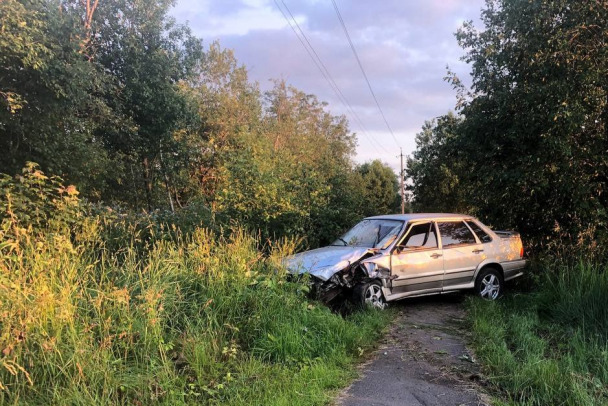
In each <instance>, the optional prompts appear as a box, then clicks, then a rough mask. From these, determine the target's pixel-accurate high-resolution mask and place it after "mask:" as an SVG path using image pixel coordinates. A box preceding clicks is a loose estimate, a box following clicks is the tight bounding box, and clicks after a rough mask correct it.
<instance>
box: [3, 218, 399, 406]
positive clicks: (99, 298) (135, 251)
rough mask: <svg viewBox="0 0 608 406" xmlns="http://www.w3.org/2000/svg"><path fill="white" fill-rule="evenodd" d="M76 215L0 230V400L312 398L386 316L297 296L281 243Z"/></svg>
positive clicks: (313, 401) (341, 382)
mask: <svg viewBox="0 0 608 406" xmlns="http://www.w3.org/2000/svg"><path fill="white" fill-rule="evenodd" d="M83 221H84V223H83V225H82V226H81V227H78V228H77V229H72V230H71V234H67V235H66V234H64V233H60V232H57V233H46V234H36V233H35V232H33V231H32V230H29V231H28V230H26V229H19V230H18V229H17V228H14V229H11V230H8V231H10V232H8V231H6V230H5V233H4V234H2V237H3V239H2V241H3V244H4V245H2V246H0V254H1V255H0V404H7V405H10V404H15V405H17V404H19V405H21V404H32V405H36V404H39V405H47V404H55V405H68V404H69V405H90V404H129V405H148V404H166V405H180V404H197V405H198V404H203V405H205V404H207V405H220V404H221V405H226V404H230V405H321V404H326V403H328V401H329V400H330V399H331V396H332V394H333V393H334V392H335V390H337V389H338V388H342V387H344V386H345V385H347V384H348V383H349V382H350V380H352V379H353V378H354V375H355V372H353V371H354V369H353V368H352V367H353V364H354V363H355V362H356V361H357V360H358V358H359V357H360V356H361V355H362V354H363V353H365V352H367V351H368V350H369V348H370V347H371V346H373V344H374V341H375V339H376V338H377V337H378V336H379V335H380V332H381V331H382V329H383V328H384V327H385V326H386V324H387V323H388V319H389V318H390V313H386V312H385V313H381V312H376V311H373V310H372V309H368V310H365V311H361V312H357V313H355V314H352V315H351V316H349V317H346V318H343V317H341V316H339V315H336V314H333V313H331V312H330V311H329V310H328V309H327V308H326V307H324V306H322V305H319V304H317V303H314V302H313V303H311V302H310V301H309V300H308V299H307V297H306V291H307V287H306V285H305V284H304V283H301V282H290V281H288V280H287V278H286V277H285V273H284V270H282V269H281V267H280V266H278V263H279V260H278V259H279V258H280V257H281V256H282V255H284V254H285V253H286V252H288V251H289V250H290V244H289V242H283V243H282V244H275V245H271V246H269V247H267V249H266V250H265V252H266V254H263V253H262V252H260V251H259V249H258V247H259V246H260V241H257V240H256V239H255V238H253V237H251V236H250V235H249V234H246V233H244V232H242V231H238V230H237V231H234V232H233V233H231V234H230V235H229V236H227V237H218V236H216V235H215V234H212V233H211V232H209V231H206V230H204V229H197V230H196V231H194V232H193V233H192V234H191V235H189V236H183V235H181V234H180V233H179V230H175V229H173V230H172V232H171V233H167V234H166V235H161V236H160V237H162V238H147V239H146V241H142V240H141V238H140V234H139V233H138V232H136V230H131V231H132V232H116V230H117V229H119V228H120V227H118V228H117V227H114V229H113V231H112V233H110V234H111V235H112V237H111V241H110V240H109V239H110V237H108V235H110V234H108V232H107V229H104V226H103V224H102V223H101V222H99V221H95V220H87V219H84V220H83ZM114 226H115V225H114ZM123 231H124V230H123ZM127 231H128V230H127ZM155 232H156V233H158V232H159V231H155ZM160 232H161V233H162V230H160ZM127 236H128V237H127ZM157 237H159V236H158V235H157ZM5 243H8V245H7V244H5ZM268 253H269V254H268Z"/></svg>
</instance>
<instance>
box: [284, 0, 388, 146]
mask: <svg viewBox="0 0 608 406" xmlns="http://www.w3.org/2000/svg"><path fill="white" fill-rule="evenodd" d="M274 2H275V4H276V6H277V8H278V9H279V11H280V12H281V14H282V15H283V17H284V18H285V20H286V21H287V23H288V24H289V27H290V28H291V29H292V30H293V32H294V34H296V37H297V38H298V40H299V41H300V43H301V44H302V46H303V47H304V49H305V50H306V52H307V53H308V56H309V57H310V58H311V59H312V61H313V62H314V64H315V65H316V67H317V69H319V72H321V75H322V76H323V78H324V79H325V80H326V81H327V83H328V84H329V86H330V87H331V89H332V90H333V91H334V93H335V94H336V96H337V97H338V100H340V102H341V103H342V104H343V105H344V108H345V109H346V110H347V112H348V113H349V114H350V115H351V117H352V118H353V119H354V120H355V122H356V123H357V124H358V125H359V127H360V128H361V130H362V133H363V135H364V136H365V137H366V138H367V139H368V140H370V141H371V142H372V145H373V146H374V147H375V148H376V149H377V150H378V147H379V148H382V149H383V150H384V152H385V153H390V151H388V150H387V149H386V147H385V146H384V145H383V144H382V143H380V142H379V141H378V140H376V139H375V138H373V137H372V136H370V135H369V134H368V133H367V129H366V128H365V125H364V124H363V121H362V120H361V118H360V117H359V115H358V114H357V113H356V111H355V110H354V109H353V108H352V106H351V104H350V103H349V101H348V99H347V98H346V96H344V93H343V92H342V90H340V87H339V86H338V84H337V83H336V81H335V80H334V79H333V77H332V76H331V74H330V73H329V70H328V69H327V66H325V64H324V63H323V60H322V59H321V57H320V56H319V54H318V53H317V52H316V50H315V48H314V47H313V46H312V44H311V43H310V41H309V40H308V37H307V36H306V34H305V33H304V31H303V30H302V28H301V27H300V25H299V24H298V22H297V20H296V19H295V17H294V15H293V14H292V13H291V10H290V9H289V7H288V6H287V4H285V2H284V0H281V3H282V4H283V6H284V7H285V10H287V12H288V13H289V16H290V17H291V20H290V19H289V17H287V14H285V12H284V11H283V9H282V8H281V6H280V5H279V3H278V1H277V0H274ZM292 21H293V24H292ZM296 28H297V30H296ZM298 31H299V34H298ZM302 38H304V39H302ZM378 152H380V151H379V150H378Z"/></svg>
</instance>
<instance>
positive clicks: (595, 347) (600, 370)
mask: <svg viewBox="0 0 608 406" xmlns="http://www.w3.org/2000/svg"><path fill="white" fill-rule="evenodd" d="M607 293H608V273H607V272H606V268H605V267H602V266H597V265H591V264H589V263H586V262H585V261H581V262H579V263H578V264H575V265H565V264H563V263H559V262H554V263H552V264H551V265H549V266H547V267H546V268H545V274H544V275H543V276H541V277H540V280H539V286H538V290H537V291H536V292H534V293H528V294H518V293H515V294H511V295H508V296H506V297H504V298H503V299H502V300H501V301H498V302H485V301H481V300H476V299H474V300H471V301H470V302H469V305H470V309H471V313H470V317H471V320H472V325H473V331H474V337H475V347H476V349H477V353H478V355H479V357H480V359H481V360H482V363H483V364H484V365H485V368H486V372H487V373H488V377H489V380H490V382H491V383H492V384H494V385H495V386H496V387H497V388H498V389H499V390H501V391H502V392H503V394H504V397H505V398H506V399H507V400H508V401H509V403H510V404H518V405H577V406H578V405H606V404H608V295H607Z"/></svg>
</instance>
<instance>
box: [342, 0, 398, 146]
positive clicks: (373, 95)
mask: <svg viewBox="0 0 608 406" xmlns="http://www.w3.org/2000/svg"><path fill="white" fill-rule="evenodd" d="M331 2H332V4H333V5H334V10H336V15H337V16H338V20H340V24H341V25H342V29H343V30H344V34H346V39H348V43H349V44H350V49H352V51H353V54H354V55H355V58H356V59H357V64H358V65H359V68H360V69H361V73H363V77H364V78H365V81H366V82H367V87H368V88H369V91H370V93H371V94H372V97H373V98H374V101H375V102H376V106H378V110H380V114H381V115H382V119H383V120H384V124H386V127H387V128H388V130H389V132H390V133H391V135H392V136H393V139H394V140H395V143H396V144H397V146H399V141H397V137H395V134H394V133H393V130H392V129H391V126H390V125H389V124H388V120H387V119H386V116H385V115H384V112H383V111H382V107H380V103H378V98H376V94H375V93H374V89H372V85H371V84H370V83H369V79H368V78H367V74H366V73H365V69H363V64H362V63H361V60H360V59H359V54H357V50H356V49H355V46H354V45H353V41H352V40H351V38H350V34H349V33H348V29H347V28H346V24H344V20H343V19H342V14H340V10H339V9H338V5H337V4H336V1H335V0H331Z"/></svg>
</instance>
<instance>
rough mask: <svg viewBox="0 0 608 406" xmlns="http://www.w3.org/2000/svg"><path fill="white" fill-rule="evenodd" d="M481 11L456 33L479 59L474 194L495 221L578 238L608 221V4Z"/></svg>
mask: <svg viewBox="0 0 608 406" xmlns="http://www.w3.org/2000/svg"><path fill="white" fill-rule="evenodd" d="M482 19H483V21H484V24H485V25H486V27H487V28H486V30H484V31H481V32H478V31H476V30H475V29H474V28H473V27H472V26H471V25H470V24H467V25H465V26H464V27H463V29H462V30H460V31H459V33H458V35H457V36H458V39H459V41H460V44H461V45H462V46H463V47H464V48H465V49H469V52H468V53H467V55H466V57H465V59H466V61H467V62H469V63H472V66H473V89H472V90H473V91H474V97H473V99H472V100H471V101H470V102H469V103H467V104H466V105H465V107H464V109H463V111H462V113H463V115H464V116H465V117H466V119H465V121H464V125H463V128H462V137H461V141H462V142H461V147H462V149H463V151H464V152H465V153H466V154H467V156H468V161H469V163H470V166H469V168H468V169H469V172H468V174H469V176H467V178H466V179H467V180H474V181H476V183H477V185H476V191H475V194H472V195H471V198H472V199H474V201H475V203H476V204H477V205H479V206H480V208H482V209H483V212H484V214H485V215H486V216H487V217H488V218H490V219H491V221H492V222H495V223H501V224H504V225H511V226H517V227H519V228H520V229H521V230H522V231H524V232H525V233H527V234H528V235H532V236H535V237H537V238H540V237H541V236H542V237H544V238H552V239H563V240H568V241H570V242H573V240H574V241H576V240H579V241H581V242H582V239H583V237H584V236H589V235H593V234H595V231H596V230H597V229H598V227H599V226H600V225H601V224H604V223H605V221H606V220H607V219H606V205H607V203H608V200H607V197H608V196H607V195H606V194H605V193H604V191H605V190H606V188H607V186H608V184H607V181H608V177H607V176H608V170H607V169H608V161H606V158H605V151H606V150H608V134H607V127H606V122H607V120H608V105H607V103H608V76H607V73H608V48H607V47H606V42H607V40H608V28H607V27H608V7H607V6H606V4H605V3H603V2H595V1H593V2H570V1H565V0H561V1H551V2H548V1H541V0H535V1H530V2H520V1H514V0H502V1H489V2H487V9H486V10H485V11H484V12H483V14H482ZM545 241H546V240H545Z"/></svg>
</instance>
